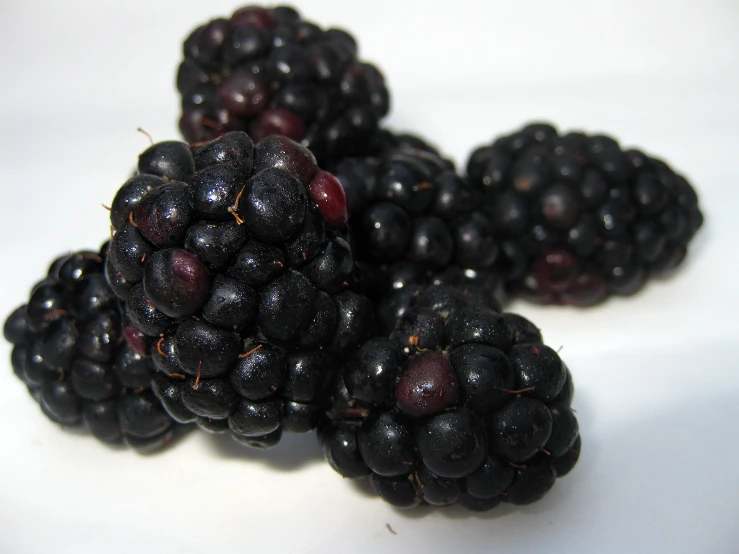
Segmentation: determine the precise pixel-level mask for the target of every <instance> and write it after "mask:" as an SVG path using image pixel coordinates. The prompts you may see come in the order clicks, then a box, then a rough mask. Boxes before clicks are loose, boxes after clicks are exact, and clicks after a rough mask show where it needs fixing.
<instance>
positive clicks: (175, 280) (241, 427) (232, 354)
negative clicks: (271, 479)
mask: <svg viewBox="0 0 739 554" xmlns="http://www.w3.org/2000/svg"><path fill="white" fill-rule="evenodd" d="M138 168H139V172H140V173H139V175H137V176H135V177H133V178H132V179H130V180H129V181H128V182H127V183H126V184H124V186H123V187H122V188H121V189H120V191H119V192H118V194H117V196H116V198H115V200H114V202H113V205H112V210H111V222H112V225H113V228H114V229H115V235H114V238H113V240H112V244H111V254H110V258H109V260H108V268H107V275H108V278H109V280H110V281H111V285H112V286H113V288H114V290H115V291H116V293H117V294H118V295H119V297H120V298H121V299H123V300H125V302H126V313H127V315H128V317H129V318H130V320H131V322H132V324H133V325H134V326H136V327H137V328H138V329H139V330H140V331H141V333H143V334H144V335H146V336H148V337H150V338H151V339H152V341H151V346H150V353H151V357H152V360H153V363H154V365H155V367H156V368H157V369H158V370H159V372H158V374H157V375H156V376H155V378H154V391H155V393H156V394H157V395H158V396H159V398H160V399H161V401H162V402H163V404H164V406H165V408H166V409H167V410H168V411H169V413H170V414H171V415H172V417H174V418H175V419H176V420H177V421H180V422H183V423H184V422H191V421H196V422H197V423H198V425H199V426H200V427H202V428H204V429H205V430H207V431H211V432H227V431H229V430H230V431H231V433H232V434H233V435H234V437H235V438H236V439H238V440H239V441H241V442H245V443H247V444H251V445H254V446H272V445H273V444H275V443H276V442H277V440H278V439H279V437H280V434H281V433H282V431H283V430H285V431H295V432H304V431H308V430H310V429H312V428H313V427H314V426H315V424H316V422H317V419H318V416H319V409H318V404H319V402H320V401H322V398H323V394H324V392H325V387H326V383H327V381H328V379H329V378H330V376H331V375H332V373H333V370H334V367H335V365H336V363H337V360H338V359H339V358H340V356H341V355H342V353H343V352H345V351H347V350H349V349H351V348H352V347H354V346H355V345H356V344H358V343H359V342H361V341H362V340H364V338H365V337H366V336H367V335H368V334H369V333H371V332H372V325H373V316H372V306H371V304H370V303H369V301H368V300H367V299H366V298H365V297H363V296H361V295H360V294H358V293H356V292H353V290H351V288H350V281H352V279H353V277H352V273H353V272H354V263H353V258H352V251H351V248H350V247H349V245H348V243H347V242H346V241H345V240H344V239H343V238H342V236H341V234H340V230H341V229H342V228H343V227H344V226H345V224H346V219H347V213H346V199H345V196H344V192H343V189H342V188H341V185H340V183H339V182H338V181H337V180H336V178H334V177H333V176H332V175H331V174H329V173H327V172H325V171H321V170H319V169H318V166H317V165H316V161H315V158H314V157H313V155H312V154H311V153H310V152H309V151H308V150H307V149H306V148H305V147H302V146H300V145H299V144H297V143H296V142H294V141H292V140H290V139H288V138H287V137H282V136H271V137H268V138H266V139H263V140H262V141H260V142H259V143H257V144H256V145H254V144H253V143H252V141H251V139H250V138H249V136H248V135H247V134H246V133H244V132H240V131H237V132H230V133H226V134H224V135H223V136H221V137H219V138H217V139H214V140H213V141H211V142H208V143H206V144H202V145H198V146H193V147H190V146H188V145H187V144H185V143H182V142H163V143H158V144H154V145H153V146H151V147H150V148H149V149H148V150H146V151H145V152H144V153H143V154H141V156H140V158H139V166H138Z"/></svg>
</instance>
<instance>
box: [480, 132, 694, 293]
mask: <svg viewBox="0 0 739 554" xmlns="http://www.w3.org/2000/svg"><path fill="white" fill-rule="evenodd" d="M467 173H468V176H469V179H470V181H471V182H472V183H474V184H475V185H477V186H480V187H482V188H484V189H485V191H486V204H487V212H488V214H489V216H490V219H491V221H492V222H493V223H494V224H495V230H496V233H497V234H498V236H499V237H500V238H501V241H502V242H501V255H500V256H499V260H498V264H499V268H500V270H501V272H502V273H503V275H504V276H505V279H506V282H507V287H508V289H509V290H510V291H511V292H512V293H513V294H520V295H521V296H523V297H525V298H528V299H530V300H533V301H536V302H542V303H555V304H574V305H580V306H587V305H593V304H597V303H598V302H600V301H602V300H604V299H605V298H606V297H607V296H608V295H609V294H615V295H630V294H633V293H635V292H637V291H638V290H639V289H640V288H641V287H642V285H643V284H644V282H645V281H646V279H647V278H648V277H650V276H660V275H665V274H667V273H668V272H669V271H670V270H672V269H674V268H675V267H677V266H678V265H679V264H680V263H681V262H682V261H683V259H684V258H685V254H686V252H687V246H688V243H689V242H690V240H691V239H692V237H693V235H694V234H695V233H696V231H697V230H698V229H699V228H700V226H701V225H702V223H703V216H702V215H701V212H700V210H699V209H698V197H697V196H696V193H695V191H694V190H693V188H692V187H691V186H690V184H689V183H688V182H687V181H686V180H685V178H683V177H682V176H681V175H678V174H677V173H675V172H674V171H673V170H672V169H671V168H670V167H669V166H667V165H666V164H665V163H664V162H662V161H660V160H657V159H655V158H651V157H649V156H647V155H646V154H644V153H643V152H640V151H638V150H622V149H621V147H620V145H619V144H618V143H617V142H616V141H615V140H614V139H612V138H610V137H608V136H604V135H585V134H583V133H568V134H564V135H562V134H559V133H558V131H557V130H556V129H555V128H554V127H552V126H550V125H547V124H532V125H528V126H526V127H524V128H523V129H522V130H521V131H518V132H516V133H513V134H511V135H508V136H504V137H501V138H499V139H497V140H495V141H494V142H493V144H492V145H491V146H485V147H481V148H478V149H477V150H475V151H474V152H473V153H472V155H471V157H470V159H469V162H468V165H467Z"/></svg>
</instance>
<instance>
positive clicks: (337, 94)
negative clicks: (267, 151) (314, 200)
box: [177, 6, 390, 163]
mask: <svg viewBox="0 0 739 554" xmlns="http://www.w3.org/2000/svg"><path fill="white" fill-rule="evenodd" d="M357 53H358V47H357V43H356V41H355V40H354V38H353V37H352V36H351V35H349V34H348V33H346V32H345V31H342V30H339V29H328V30H323V29H320V28H319V27H318V26H316V25H315V24H313V23H311V22H309V21H305V20H303V19H302V18H301V16H300V15H299V14H298V13H297V12H296V11H295V10H294V9H292V8H287V7H278V8H274V9H267V8H261V7H256V6H249V7H245V8H241V9H239V10H237V11H236V12H235V13H234V14H233V15H232V16H231V17H230V18H228V19H225V18H219V19H214V20H212V21H210V22H208V23H206V24H203V25H201V26H199V27H198V28H196V29H195V30H194V31H193V32H192V33H191V34H190V36H189V37H188V38H187V40H186V41H185V43H184V58H185V59H184V60H183V61H182V63H181V64H180V67H179V71H178V74H177V88H178V90H179V92H180V94H181V97H182V116H181V118H180V130H181V131H182V134H183V135H184V137H185V139H186V140H188V141H189V142H202V141H206V140H211V139H213V138H215V137H217V136H219V135H221V134H223V133H225V132H228V131H238V130H241V131H247V132H248V133H249V135H251V136H252V137H253V138H254V139H255V140H261V139H262V138H265V137H267V136H269V135H272V134H280V135H285V136H288V137H290V138H292V139H293V140H296V141H299V142H302V144H303V145H304V146H306V147H308V148H310V149H311V150H312V151H313V152H314V154H315V155H316V156H317V157H318V159H319V161H321V162H322V163H323V162H325V161H327V160H329V159H337V158H340V157H342V156H346V155H353V154H363V153H364V152H365V151H366V149H367V148H368V147H369V145H370V143H371V142H372V140H373V136H374V134H375V132H376V131H377V126H378V123H379V120H380V119H381V118H382V117H384V116H385V115H386V114H387V113H388V111H389V107H390V97H389V94H388V90H387V88H386V86H385V81H384V78H383V76H382V75H381V74H380V72H379V71H378V70H377V68H376V67H374V66H373V65H371V64H368V63H364V62H362V61H359V60H358V59H357Z"/></svg>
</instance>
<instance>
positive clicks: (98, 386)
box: [5, 243, 177, 450]
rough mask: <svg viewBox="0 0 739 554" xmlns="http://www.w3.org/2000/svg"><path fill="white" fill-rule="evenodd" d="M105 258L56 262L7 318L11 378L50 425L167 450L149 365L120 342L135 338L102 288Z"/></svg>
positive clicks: (168, 422) (166, 424)
mask: <svg viewBox="0 0 739 554" xmlns="http://www.w3.org/2000/svg"><path fill="white" fill-rule="evenodd" d="M107 250H108V243H106V244H105V245H104V246H103V248H102V250H101V251H100V252H99V253H98V252H89V251H81V252H77V253H74V254H69V255H65V256H62V257H60V258H58V259H57V260H56V261H55V262H54V263H53V264H52V265H51V267H50V269H49V272H48V275H47V277H46V278H45V279H43V280H42V281H39V282H38V283H37V284H36V285H35V286H34V287H33V290H32V292H31V297H30V299H29V301H28V304H24V305H23V306H21V307H19V308H17V309H16V310H15V311H14V312H13V313H12V314H11V315H10V316H9V317H8V319H7V321H6V322H5V338H6V339H7V340H8V341H9V342H11V343H12V344H13V345H14V346H13V353H12V356H11V362H12V365H13V371H14V373H15V374H16V376H17V377H18V378H19V379H20V380H21V381H23V382H24V383H25V384H26V385H27V386H28V390H29V391H30V393H31V395H32V396H33V397H34V398H35V399H36V400H37V401H38V402H39V404H40V405H41V409H42V410H43V412H44V414H46V416H47V417H48V418H49V419H50V420H52V421H54V422H56V423H60V424H61V425H64V426H65V427H66V426H75V425H79V424H82V423H84V424H85V425H86V426H87V428H88V429H89V430H90V431H91V432H92V434H93V435H94V436H95V437H96V438H98V439H99V440H101V441H103V442H107V443H118V442H121V441H125V442H126V443H127V444H129V445H131V446H133V447H134V448H137V449H142V450H152V449H156V448H159V447H162V446H164V445H166V444H168V443H169V442H170V441H171V439H172V437H173V433H174V432H175V428H176V427H177V425H176V424H175V422H174V421H173V420H172V418H171V417H169V415H168V414H167V413H166V412H165V411H164V410H163V409H162V406H161V403H160V402H159V400H158V399H157V398H156V396H154V394H153V393H152V392H151V390H150V387H151V376H152V373H153V368H152V365H151V362H150V360H149V359H148V358H147V357H146V355H142V354H141V353H140V352H137V351H136V350H135V349H134V348H133V347H132V346H129V344H128V343H127V342H126V341H124V340H123V337H124V335H126V334H128V335H129V336H130V339H131V343H132V344H134V345H135V344H140V342H141V337H140V336H139V335H138V334H137V333H136V332H135V331H134V330H133V329H131V328H128V327H126V325H125V323H124V322H123V321H122V316H121V311H120V308H119V303H118V300H117V299H116V297H115V295H114V294H113V291H112V290H111V289H110V288H109V287H108V284H107V283H106V280H105V275H104V274H103V267H104V261H103V260H104V259H105V256H106V255H107Z"/></svg>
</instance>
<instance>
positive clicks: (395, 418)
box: [319, 285, 580, 511]
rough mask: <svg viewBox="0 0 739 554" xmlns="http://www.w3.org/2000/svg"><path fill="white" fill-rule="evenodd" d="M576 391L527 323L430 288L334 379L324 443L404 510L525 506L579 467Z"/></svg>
mask: <svg viewBox="0 0 739 554" xmlns="http://www.w3.org/2000/svg"><path fill="white" fill-rule="evenodd" d="M573 391H574V389H573V386H572V376H571V375H570V372H569V370H568V369H567V367H566V366H565V365H564V363H563V362H562V360H560V358H559V356H558V355H557V353H556V352H555V351H554V350H552V349H551V348H549V347H548V346H546V345H544V344H543V343H542V337H541V334H540V333H539V330H538V329H537V328H536V327H535V326H534V325H533V324H532V323H531V322H529V321H528V320H526V319H524V318H522V317H521V316H517V315H515V314H509V313H500V312H497V311H495V310H493V309H490V308H487V307H484V306H482V305H480V304H479V303H477V302H475V301H470V300H469V299H468V298H466V297H465V296H464V294H463V293H462V291H460V290H459V289H455V288H454V287H450V286H444V285H442V286H431V287H428V288H426V289H425V290H423V291H421V292H420V293H419V294H418V296H417V297H416V299H415V300H414V302H413V303H412V305H411V306H410V308H409V309H408V310H407V311H406V312H405V313H404V315H403V316H402V317H401V318H400V319H398V321H397V325H396V327H395V329H394V330H393V332H392V333H390V335H389V336H384V337H375V338H372V339H370V340H368V341H367V342H365V343H364V344H363V345H362V346H361V347H360V348H359V349H358V350H357V351H356V353H355V355H354V356H353V357H352V358H351V359H350V360H349V361H348V362H347V363H346V364H345V365H344V366H343V367H342V369H341V371H340V372H339V373H337V375H336V377H335V378H334V381H333V383H332V393H331V403H330V405H329V408H328V410H327V412H326V414H325V417H324V418H323V420H322V422H321V426H320V428H319V429H320V431H319V438H320V441H321V443H322V447H323V452H324V455H325V457H326V459H327V460H328V462H329V464H330V465H331V466H332V467H333V468H334V469H335V470H336V471H337V472H338V473H340V474H341V475H343V476H345V477H349V478H362V477H366V476H369V477H370V478H371V481H372V485H373V487H374V488H375V490H376V491H377V493H378V494H379V495H380V496H381V497H382V498H383V499H385V500H386V501H388V502H389V503H391V504H393V505H395V506H397V507H412V506H416V505H418V504H420V503H425V504H430V505H435V506H446V505H451V504H456V503H459V504H462V505H463V506H465V507H467V508H469V509H470V510H475V511H484V510H489V509H492V508H494V507H495V506H497V505H498V504H499V503H500V502H501V501H503V502H510V503H513V504H529V503H531V502H535V501H536V500H538V499H540V498H541V497H542V496H544V494H546V493H547V492H548V491H549V489H550V488H551V487H552V485H553V484H554V481H555V480H556V478H557V477H558V476H560V477H561V476H563V475H565V474H566V473H568V472H569V471H570V470H571V469H572V468H573V467H574V465H575V463H576V462H577V458H578V456H579V450H580V436H579V428H578V424H577V419H576V418H575V415H574V412H573V411H572V409H571V408H570V403H571V401H572V396H573Z"/></svg>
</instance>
